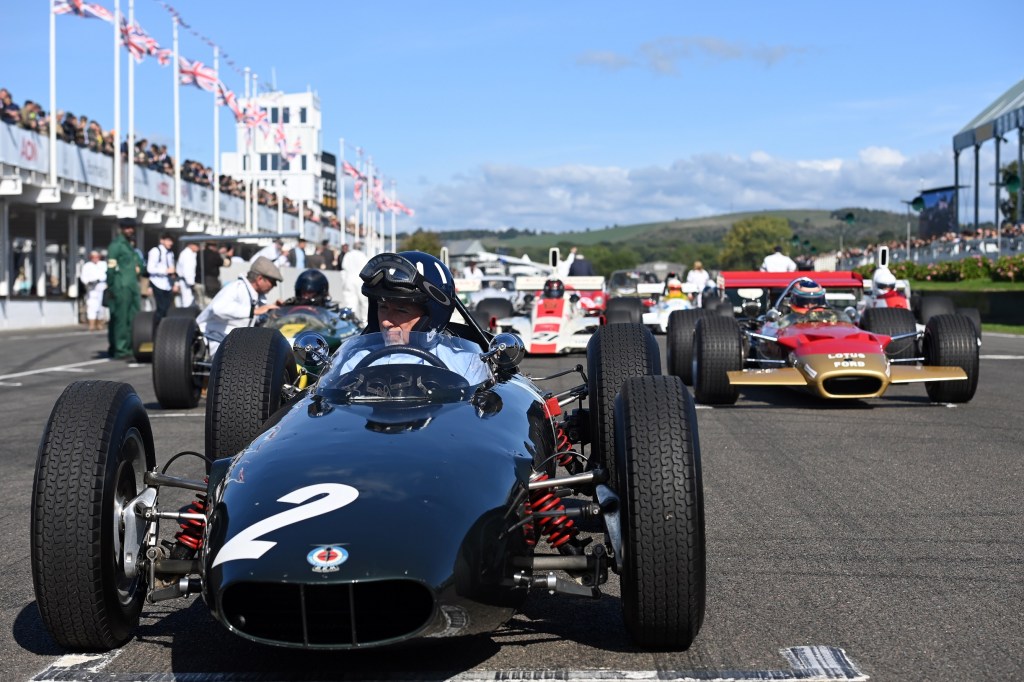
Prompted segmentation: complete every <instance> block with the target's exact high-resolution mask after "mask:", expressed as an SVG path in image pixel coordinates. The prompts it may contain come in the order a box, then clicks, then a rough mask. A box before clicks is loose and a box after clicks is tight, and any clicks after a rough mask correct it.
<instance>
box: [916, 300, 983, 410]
mask: <svg viewBox="0 0 1024 682" xmlns="http://www.w3.org/2000/svg"><path fill="white" fill-rule="evenodd" d="M924 362H925V364H926V365H936V366H941V367H959V368H961V369H962V370H963V371H964V372H966V373H967V381H928V382H925V385H924V387H925V390H927V391H928V397H929V398H931V399H932V401H933V402H937V403H966V402H968V401H969V400H970V399H971V398H973V397H974V392H975V391H977V390H978V370H979V358H978V337H977V335H976V333H975V330H974V323H973V322H971V320H970V319H969V318H966V317H964V316H963V315H936V316H935V317H933V318H932V319H930V320H928V324H927V326H926V327H925V330H924Z"/></svg>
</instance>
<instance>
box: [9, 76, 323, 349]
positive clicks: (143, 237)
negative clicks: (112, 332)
mask: <svg viewBox="0 0 1024 682" xmlns="http://www.w3.org/2000/svg"><path fill="white" fill-rule="evenodd" d="M264 97H265V98H266V99H267V100H268V101H266V102H261V104H263V105H264V106H266V107H267V108H268V109H271V111H272V112H276V115H277V116H279V117H281V118H283V119H284V122H285V124H286V126H287V128H288V135H289V139H290V140H291V139H301V147H302V149H303V150H304V151H303V152H302V153H301V154H300V155H298V156H297V157H295V158H293V160H292V164H291V165H292V168H290V169H287V170H285V169H283V168H282V167H281V166H280V159H279V158H278V159H277V163H278V166H276V167H275V166H274V163H275V160H274V158H273V156H272V155H273V152H274V151H276V148H275V149H273V150H271V149H270V145H272V144H273V141H272V139H271V140H269V141H264V140H263V139H261V138H263V136H262V135H261V134H259V133H257V134H256V135H255V136H254V137H255V138H256V145H255V147H254V148H253V149H252V150H251V151H250V153H248V154H246V153H244V152H241V153H240V152H236V153H229V154H225V155H224V157H223V158H224V162H225V166H226V168H225V169H224V170H223V171H222V173H224V174H227V175H232V176H234V177H236V178H238V179H253V180H256V181H257V182H258V184H259V186H260V187H265V188H266V189H268V191H272V192H276V191H277V190H278V189H281V188H284V191H285V194H286V195H288V196H289V197H290V198H292V199H293V200H295V201H296V202H300V206H302V209H301V210H299V212H298V215H291V214H287V213H284V212H283V211H280V210H279V209H278V208H277V207H276V206H266V205H258V204H256V202H255V201H253V202H252V204H254V206H251V207H250V210H251V213H250V215H249V216H247V215H246V202H245V200H244V199H243V198H239V197H236V196H231V195H229V194H225V193H219V201H218V206H217V208H218V210H217V211H216V212H215V211H214V197H215V192H214V189H213V188H212V187H206V186H202V185H198V184H194V183H191V182H188V181H185V180H182V182H181V186H182V191H181V212H180V214H179V215H175V210H174V208H175V196H174V182H175V181H174V177H173V176H169V175H165V174H163V173H160V172H157V171H155V170H151V169H149V168H145V167H142V166H139V165H136V166H134V173H133V176H134V177H133V180H134V182H133V190H134V192H133V194H134V195H133V196H128V193H127V192H125V193H124V194H123V196H122V200H121V202H120V203H118V202H117V201H116V199H115V195H114V190H115V188H114V185H115V183H114V172H115V171H114V168H115V164H114V159H113V157H111V156H107V155H104V154H101V153H99V152H95V151H91V150H89V149H88V148H85V147H80V146H78V145H75V144H72V143H68V142H63V141H60V140H57V142H56V173H55V174H53V175H51V168H50V161H49V160H50V158H51V154H50V138H48V137H44V136H42V135H40V134H38V133H36V132H32V131H29V130H26V129H23V128H20V127H18V126H16V125H13V124H9V123H5V122H0V329H17V328H27V327H38V326H61V325H72V324H77V323H78V322H79V298H78V296H79V291H78V273H79V271H80V266H81V263H82V262H83V261H84V260H86V258H87V256H88V253H89V251H90V250H92V249H94V248H95V249H98V250H103V249H105V248H106V247H107V245H108V244H109V243H110V241H111V239H112V238H113V237H114V235H115V234H116V232H117V223H118V219H119V218H121V217H126V216H133V217H136V218H137V219H138V221H139V224H140V229H139V230H137V240H138V244H137V246H138V247H139V248H140V249H142V250H143V252H145V250H146V249H148V248H150V247H152V246H153V245H155V244H156V241H157V235H158V234H159V233H160V232H163V231H169V232H172V233H180V234H185V233H189V232H193V233H198V232H202V233H206V234H210V235H247V236H248V235H252V236H257V235H268V236H270V235H274V234H277V233H300V234H304V235H306V236H307V238H308V239H310V240H320V239H329V240H330V241H331V242H332V243H335V244H337V243H340V231H338V230H335V229H333V228H329V227H325V226H323V225H322V224H321V223H320V222H319V218H320V215H321V210H322V202H324V201H325V200H327V201H330V200H331V199H332V197H333V186H332V184H331V183H332V182H333V177H334V175H333V173H334V168H333V157H332V156H330V155H324V154H322V151H321V150H322V145H321V129H320V123H321V119H320V109H319V102H318V101H317V99H316V95H315V94H312V93H300V94H298V95H284V94H281V93H271V94H269V95H265V96H264ZM240 127H241V126H240ZM271 137H272V136H271ZM236 138H237V140H238V141H239V144H240V146H239V147H238V148H239V149H243V150H244V149H245V145H244V131H238V132H237V135H236ZM264 146H266V147H268V148H267V149H264ZM321 161H323V165H322V164H321ZM264 165H265V166H266V169H265V170H264V168H263V167H264ZM324 168H326V169H327V173H324ZM121 172H122V178H121V183H120V186H121V187H125V188H127V187H129V183H128V167H127V165H126V164H121ZM54 175H55V180H56V182H55V183H54V182H53V179H54ZM325 175H326V177H325ZM325 184H326V188H327V191H326V192H325ZM332 233H336V234H332Z"/></svg>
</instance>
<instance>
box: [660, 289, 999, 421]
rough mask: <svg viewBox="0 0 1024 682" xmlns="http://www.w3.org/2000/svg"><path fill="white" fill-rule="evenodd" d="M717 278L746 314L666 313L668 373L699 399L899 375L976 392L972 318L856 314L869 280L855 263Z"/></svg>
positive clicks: (880, 381)
mask: <svg viewBox="0 0 1024 682" xmlns="http://www.w3.org/2000/svg"><path fill="white" fill-rule="evenodd" d="M811 276H813V278H814V279H813V280H811V279H810V277H811ZM720 280H721V281H722V282H723V283H724V286H720V288H722V289H724V291H725V292H726V294H727V295H728V296H729V300H730V301H732V300H733V299H735V301H734V302H735V303H736V307H738V308H739V309H740V310H742V316H741V317H739V318H734V317H733V316H732V315H723V314H721V312H722V311H721V310H719V311H716V312H708V311H706V310H692V311H691V310H687V311H680V312H677V313H673V316H672V317H671V318H670V320H669V332H668V357H667V360H668V367H669V372H670V373H671V374H675V375H677V376H680V377H682V378H683V380H684V381H685V382H686V383H687V384H688V385H692V386H693V391H694V396H695V397H696V399H697V401H698V402H702V403H705V404H731V403H734V402H736V400H737V398H738V388H737V387H739V386H787V387H791V388H798V389H803V390H805V391H808V392H810V393H812V394H814V395H817V396H819V397H822V398H830V399H836V398H838V399H866V398H877V397H879V396H881V395H883V394H884V393H885V392H886V390H887V389H888V387H889V386H890V385H892V384H909V383H924V385H925V389H926V391H927V393H928V396H929V397H930V398H931V399H932V400H933V401H934V402H945V403H961V402H967V401H969V400H971V398H973V397H974V393H975V391H976V389H977V385H978V368H979V356H978V346H979V340H978V337H977V334H976V330H975V326H974V323H973V322H972V321H971V320H970V319H969V318H967V317H964V316H961V315H936V316H933V317H932V318H931V319H930V320H929V321H928V324H927V325H925V327H924V328H923V329H918V327H917V323H916V320H915V318H914V315H913V313H912V312H911V311H910V310H907V309H900V308H869V309H866V310H864V312H863V314H862V315H860V316H858V314H857V307H856V303H857V300H858V294H859V292H860V289H861V287H863V282H862V279H861V277H860V275H859V274H857V273H853V272H815V273H809V275H808V276H807V277H804V276H800V277H796V278H794V276H793V274H792V273H765V272H727V273H722V275H721V277H720ZM826 292H827V293H826ZM840 306H842V307H840Z"/></svg>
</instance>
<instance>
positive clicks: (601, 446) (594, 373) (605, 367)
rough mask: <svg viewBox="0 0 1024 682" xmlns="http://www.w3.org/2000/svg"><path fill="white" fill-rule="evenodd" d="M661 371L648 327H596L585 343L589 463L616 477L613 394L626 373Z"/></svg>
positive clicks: (654, 341)
mask: <svg viewBox="0 0 1024 682" xmlns="http://www.w3.org/2000/svg"><path fill="white" fill-rule="evenodd" d="M655 374H661V353H660V351H659V350H658V342H657V341H656V340H655V338H654V335H653V334H651V331H650V330H649V329H647V328H646V327H644V326H643V325H639V324H613V325H605V326H603V327H598V329H597V331H596V332H594V335H593V336H592V337H591V338H590V341H589V342H588V343H587V376H588V380H589V386H588V389H589V393H590V440H591V446H590V452H591V462H590V464H591V466H596V465H598V464H600V465H601V466H603V467H604V468H605V469H607V470H608V473H609V475H610V476H611V480H613V481H614V480H615V423H614V416H615V394H616V393H618V392H619V389H620V388H621V387H622V383H623V382H624V381H625V380H626V379H628V378H629V377H634V376H645V375H655Z"/></svg>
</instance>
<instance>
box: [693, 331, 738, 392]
mask: <svg viewBox="0 0 1024 682" xmlns="http://www.w3.org/2000/svg"><path fill="white" fill-rule="evenodd" d="M741 369H743V343H742V339H741V338H740V329H739V326H738V325H737V324H736V321H735V320H730V319H728V318H725V317H722V316H720V315H709V316H707V317H704V318H702V319H700V320H699V321H698V322H697V328H696V330H695V331H694V333H693V396H694V398H696V399H697V402H699V403H703V404H705V405H732V404H733V403H735V402H736V399H737V398H738V397H739V392H738V391H737V390H736V387H735V386H733V385H732V384H731V383H729V376H728V375H727V374H726V372H733V371H738V370H741Z"/></svg>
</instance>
